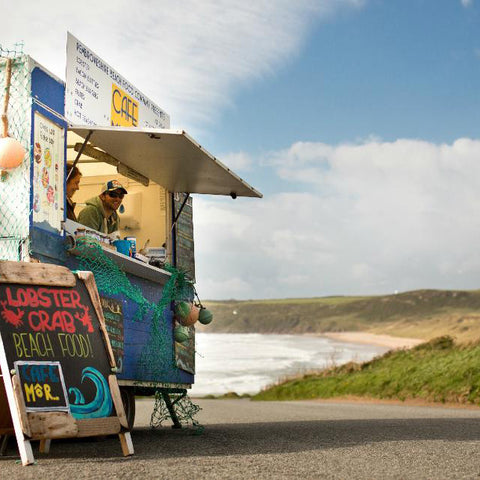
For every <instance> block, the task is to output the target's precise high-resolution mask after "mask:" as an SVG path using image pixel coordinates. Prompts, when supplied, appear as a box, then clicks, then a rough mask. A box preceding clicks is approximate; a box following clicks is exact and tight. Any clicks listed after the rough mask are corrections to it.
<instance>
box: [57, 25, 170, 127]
mask: <svg viewBox="0 0 480 480" xmlns="http://www.w3.org/2000/svg"><path fill="white" fill-rule="evenodd" d="M65 116H66V117H67V119H68V120H70V121H71V122H72V123H73V124H75V125H99V126H104V127H109V126H122V127H142V128H169V127H170V117H169V115H168V114H167V113H166V112H165V111H164V110H162V109H161V108H160V107H159V106H158V105H156V104H155V103H153V102H152V101H151V100H150V99H149V98H148V97H146V96H145V95H144V94H143V93H142V92H141V91H140V90H138V89H137V88H136V87H135V86H134V85H132V84H131V83H130V82H129V81H128V80H126V79H125V78H124V77H122V76H121V75H120V74H119V73H118V72H117V71H115V70H114V69H113V68H112V67H110V65H108V64H107V63H105V62H104V61H103V60H102V59H101V58H100V57H99V56H98V55H96V54H95V53H94V52H92V51H91V50H90V49H89V48H87V47H86V46H85V45H83V44H82V43H81V42H80V41H79V40H77V39H76V38H75V37H74V36H73V35H72V34H70V33H69V34H68V36H67V73H66V86H65Z"/></svg>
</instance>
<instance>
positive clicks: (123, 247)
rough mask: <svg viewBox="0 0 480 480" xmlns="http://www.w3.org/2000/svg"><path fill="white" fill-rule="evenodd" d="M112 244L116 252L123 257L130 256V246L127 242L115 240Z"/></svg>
mask: <svg viewBox="0 0 480 480" xmlns="http://www.w3.org/2000/svg"><path fill="white" fill-rule="evenodd" d="M113 244H114V245H115V248H116V249H117V252H119V253H123V255H126V256H127V257H129V256H130V249H131V247H132V244H131V243H130V242H129V241H128V240H115V241H114V242H113Z"/></svg>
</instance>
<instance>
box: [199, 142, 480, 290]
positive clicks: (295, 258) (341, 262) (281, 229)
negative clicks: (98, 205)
mask: <svg viewBox="0 0 480 480" xmlns="http://www.w3.org/2000/svg"><path fill="white" fill-rule="evenodd" d="M267 163H269V164H270V166H271V168H272V170H273V172H272V175H274V174H276V175H278V176H279V177H281V178H283V179H285V180H287V181H290V182H291V184H292V187H294V188H296V189H299V188H302V187H303V189H304V190H305V191H304V192H303V193H292V192H290V193H289V192H283V193H276V194H274V195H271V196H267V197H266V198H264V199H262V200H252V199H241V198H240V199H237V200H235V201H232V200H230V199H229V200H226V199H225V200H222V199H210V198H208V197H205V198H203V197H202V198H199V199H197V200H196V214H195V215H196V231H195V237H196V252H197V259H198V268H197V282H198V288H199V292H201V295H203V296H204V298H234V297H238V298H262V297H277V298H278V297H286V296H287V297H292V296H295V297H298V296H318V295H330V294H362V293H369V294H373V293H389V292H394V291H395V290H398V291H405V290H410V289H415V288H479V286H480V285H479V283H480V280H479V279H480V249H479V247H478V245H480V222H479V221H478V219H479V218H480V195H479V190H480V180H479V179H480V141H479V140H471V139H466V138H464V139H458V140H457V141H455V142H454V143H453V144H432V143H429V142H425V141H420V140H409V139H400V140H397V141H395V142H381V141H378V140H377V141H366V142H364V143H360V144H341V145H337V146H332V145H326V144H321V143H297V144H294V145H292V146H291V148H289V149H288V150H285V151H281V152H275V153H273V154H271V155H270V156H269V158H268V160H267ZM211 278H215V279H216V282H217V284H218V285H219V286H221V285H223V286H225V285H230V286H231V287H232V290H231V291H229V292H225V288H224V287H222V288H219V289H216V288H215V287H214V285H213V284H212V283H211V282H210V280H209V279H211ZM234 278H241V279H242V280H243V281H244V282H245V283H242V286H241V288H240V289H238V290H236V289H235V288H234V284H229V282H230V281H231V279H234ZM209 282H210V283H209Z"/></svg>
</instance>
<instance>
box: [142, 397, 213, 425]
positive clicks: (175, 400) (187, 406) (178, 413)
mask: <svg viewBox="0 0 480 480" xmlns="http://www.w3.org/2000/svg"><path fill="white" fill-rule="evenodd" d="M168 403H169V404H170V405H168ZM169 407H170V408H169ZM200 410H201V408H200V407H199V406H198V405H196V404H194V403H193V402H192V401H191V399H190V398H189V397H188V395H186V393H185V392H178V393H170V394H169V395H168V397H166V396H165V393H164V392H162V391H161V390H157V392H155V404H154V408H153V413H152V416H151V418H150V426H151V427H152V428H158V427H161V426H162V424H163V422H165V421H167V420H172V421H173V422H174V423H175V422H177V425H178V424H179V425H180V426H186V427H193V429H194V430H193V431H194V433H195V434H201V433H203V430H204V427H203V425H200V424H199V423H198V421H197V420H196V419H195V418H194V417H195V415H196V414H197V413H198V412H199V411H200Z"/></svg>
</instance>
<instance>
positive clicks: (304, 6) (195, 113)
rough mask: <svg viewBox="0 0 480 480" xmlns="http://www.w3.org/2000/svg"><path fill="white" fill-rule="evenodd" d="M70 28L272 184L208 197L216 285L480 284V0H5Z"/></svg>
mask: <svg viewBox="0 0 480 480" xmlns="http://www.w3.org/2000/svg"><path fill="white" fill-rule="evenodd" d="M0 6H1V10H2V16H4V18H8V19H9V21H8V22H4V23H3V25H2V31H1V33H0V45H1V46H2V47H4V48H9V47H10V48H12V47H13V45H14V43H15V42H18V41H23V42H24V47H23V49H24V51H25V52H26V53H28V54H29V55H31V56H32V57H33V58H35V59H36V60H37V61H38V62H39V63H41V64H42V65H44V66H45V67H46V68H48V69H49V70H50V71H52V72H53V73H54V74H56V75H57V76H59V77H60V78H62V79H64V78H65V73H64V72H65V45H66V32H67V31H70V32H71V33H72V34H73V35H75V36H76V37H77V38H78V39H79V40H80V41H82V42H83V43H84V44H85V45H87V46H88V47H89V48H90V49H91V50H93V51H94V52H95V53H97V54H98V55H99V56H100V57H101V58H102V59H104V60H105V61H106V62H107V63H108V64H110V65H111V66H112V67H114V68H115V69H116V70H117V71H118V72H120V73H121V74H122V75H123V76H124V77H125V78H127V79H128V80H129V81H130V82H131V83H133V84H134V85H135V86H137V87H138V88H139V89H140V90H141V91H143V92H144V93H145V94H146V95H148V96H149V97H150V98H151V99H152V100H153V101H155V102H156V103H157V104H158V105H159V106H160V107H162V108H163V109H164V110H166V111H167V112H168V113H169V114H170V117H171V124H172V127H173V128H183V129H185V130H187V131H188V133H189V134H191V135H192V136H193V137H194V138H195V139H196V140H197V141H198V142H199V143H200V144H201V145H202V146H204V147H205V148H206V149H207V150H208V151H210V152H211V153H212V154H214V155H215V156H216V157H217V158H219V159H220V160H221V161H222V162H223V163H224V164H226V165H227V166H228V167H230V168H232V169H233V170H234V171H235V172H236V173H237V174H239V175H240V176H241V177H242V178H244V179H245V180H246V181H247V182H248V183H249V184H251V185H252V186H253V187H255V188H256V189H258V190H260V191H261V192H262V193H263V194H264V197H263V198H262V199H249V198H237V199H236V200H232V199H231V198H230V197H228V198H223V197H213V196H203V195H202V196H199V195H195V196H194V215H195V249H196V269H197V271H196V277H197V278H196V280H197V290H198V293H199V295H200V297H201V298H202V299H233V298H235V299H254V298H285V297H320V296H328V295H367V294H368V295H370V294H390V293H395V292H402V291H408V290H414V289H420V288H440V289H477V288H480V253H479V252H480V136H479V129H480V93H479V85H480V28H479V27H480V0H409V1H405V0H315V1H314V0H295V1H291V0H274V1H271V0H244V1H242V2H239V1H235V0H202V1H201V2H199V1H195V0H177V1H167V0H156V1H153V0H150V1H145V0H139V1H137V2H127V1H126V0H118V1H115V2H113V1H110V0H104V1H103V2H98V1H95V2H94V1H91V0H85V1H83V2H81V4H79V3H76V2H64V1H46V0H38V1H36V2H33V1H22V0H19V1H17V2H11V1H7V0H0Z"/></svg>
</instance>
